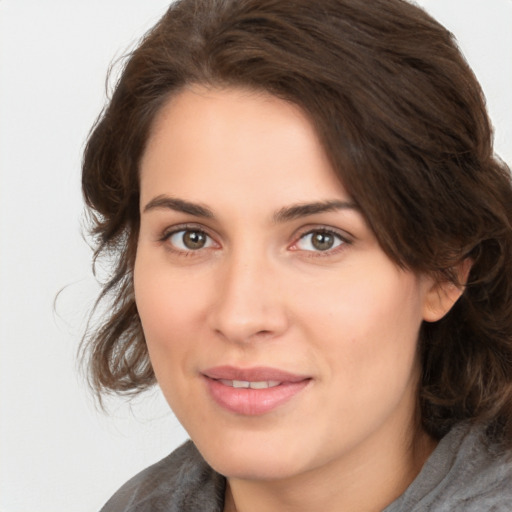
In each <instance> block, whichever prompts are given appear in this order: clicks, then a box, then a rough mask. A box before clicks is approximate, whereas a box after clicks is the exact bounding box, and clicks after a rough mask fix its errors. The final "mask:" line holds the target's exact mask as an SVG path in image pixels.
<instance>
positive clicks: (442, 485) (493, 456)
mask: <svg viewBox="0 0 512 512" xmlns="http://www.w3.org/2000/svg"><path fill="white" fill-rule="evenodd" d="M511 510H512V453H511V452H510V451H505V450H499V449H498V448H497V447H493V446H489V445H488V443H487V442H486V441H485V436H484V429H483V428H479V427H471V426H469V425H467V424H462V425H458V426H456V427H455V428H454V429H453V430H452V431H451V432H450V433H449V434H448V435H447V436H446V437H445V438H443V439H442V440H441V442H440V443H439V446H438V447H437V448H436V450H435V451H434V453H433V454H432V456H431V457H430V459H429V460H428V461H427V463H426V464H425V466H424V467H423V469H422V471H421V473H420V474H419V475H418V477H417V478H416V480H415V481H414V482H413V483H412V484H411V486H410V487H409V489H407V491H406V492H405V493H404V495H402V496H401V498H399V499H398V500H397V501H396V502H395V503H393V504H392V505H390V507H389V508H387V509H386V512H405V511H407V512H419V511H421V512H423V511H431V512H510V511H511Z"/></svg>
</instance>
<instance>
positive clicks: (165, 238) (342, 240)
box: [158, 224, 351, 257]
mask: <svg viewBox="0 0 512 512" xmlns="http://www.w3.org/2000/svg"><path fill="white" fill-rule="evenodd" d="M186 232H193V233H198V234H202V235H204V236H206V237H207V238H208V239H209V240H210V241H212V242H213V243H214V244H215V243H216V242H215V241H214V238H213V237H212V236H210V235H209V234H208V232H207V231H206V230H205V229H204V228H203V227H200V226H195V225H189V224H188V225H181V226H175V227H173V229H172V230H170V231H165V232H164V233H163V235H162V236H161V237H160V238H159V240H158V241H159V242H161V243H166V242H169V240H170V239H171V237H173V236H174V235H176V234H178V233H183V234H185V233H186ZM314 234H325V235H330V236H333V237H334V238H335V239H337V240H338V241H339V243H338V245H336V246H335V247H334V248H332V249H327V250H325V251H321V250H316V251H315V250H311V251H309V250H302V252H304V253H305V255H306V256H307V257H325V256H332V255H334V254H337V253H339V252H340V251H343V250H344V249H345V248H346V246H347V245H350V244H351V241H350V240H349V239H348V238H347V236H344V235H342V234H341V233H340V232H339V231H336V230H334V229H330V228H326V227H318V228H310V229H308V230H306V231H304V232H303V233H301V234H300V235H299V236H298V237H297V238H296V240H295V242H293V243H292V244H291V246H289V250H292V251H301V249H300V248H297V245H298V244H299V243H300V242H301V240H304V239H305V238H306V237H307V236H310V235H314ZM166 248H167V250H169V251H171V252H173V253H175V254H177V255H179V256H184V257H190V256H192V257H193V256H196V255H198V253H199V252H202V251H201V250H202V249H210V248H211V247H201V248H198V249H195V250H194V249H190V250H184V249H177V248H176V247H174V246H173V245H172V244H171V243H166ZM308 253H309V254H308Z"/></svg>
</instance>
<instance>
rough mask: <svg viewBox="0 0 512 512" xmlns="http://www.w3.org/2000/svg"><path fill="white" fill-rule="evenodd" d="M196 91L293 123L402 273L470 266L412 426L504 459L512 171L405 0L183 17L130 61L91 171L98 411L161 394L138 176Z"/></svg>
mask: <svg viewBox="0 0 512 512" xmlns="http://www.w3.org/2000/svg"><path fill="white" fill-rule="evenodd" d="M190 84H202V85H207V86H217V87H225V86H228V87H229V86H235V87H244V88H249V89H251V90H260V91H266V92H269V93H271V94H273V95H275V96H277V97H279V98H282V99H285V100H287V101H290V102H292V103H294V104H296V105H298V106H299V107H300V108H302V109H303V111H304V112H305V113H306V114H307V115H308V117H309V119H310V120H311V122H312V123H313V125H314V126H315V128H316V131H317V133H318V136H319V138H320V140H321V142H322V144H323V146H324V148H325V151H326V154H327V155H328V157H329V158H330V161H331V163H332V167H333V169H334V171H335V172H336V173H337V175H338V176H339V178H340V180H341V181H342V183H343V185H344V187H345V188H346V189H347V191H348V193H349V194H350V195H351V197H352V198H353V199H354V201H355V202H356V203H357V204H358V205H359V207H360V209H361V211H362V212H363V214H364V216H365V218H366V220H367V221H368V223H369V225H370V226H371V228H372V229H373V231H374V232H375V234H376V236H377V239H378V240H379V243H380V245H381V246H382V248H383V250H384V251H385V252H386V253H387V255H388V256H389V257H390V258H391V259H392V260H393V261H394V262H396V263H397V264H398V265H400V266H401V267H403V268H407V269H409V270H411V271H413V272H418V273H427V274H429V275H434V276H436V277H437V278H438V279H440V280H451V281H454V282H456V273H455V272H454V270H453V269H454V268H455V266H456V265H457V264H458V263H460V262H461V261H462V260H464V259H465V258H470V259H471V261H472V262H473V265H472V268H471V272H470V275H469V280H468V283H467V285H466V286H465V290H464V293H463V295H462V297H461V298H460V299H459V301H458V302H457V303H456V305H455V306H454V307H453V309H452V310H451V311H450V312H449V313H448V314H447V315H446V316H445V317H444V318H443V319H442V320H440V321H438V322H436V323H424V324H423V326H422V329H421V335H420V343H419V349H420V351H421V360H422V368H423V375H422V382H421V385H420V389H419V397H418V400H419V411H420V413H421V418H422V422H423V426H424V427H425V429H426V430H427V431H428V432H429V433H430V434H431V435H433V436H434V437H436V438H440V437H442V436H443V435H444V434H445V433H446V432H447V431H448V430H449V429H450V428H451V426H452V425H454V424H455V423H457V422H459V421H462V420H470V421H475V422H485V423H486V424H488V425H489V436H490V438H492V439H496V440H498V439H499V440H501V441H503V442H504V443H505V444H507V445H510V446H512V427H511V424H512V229H511V220H512V188H511V179H510V174H509V169H508V168H507V166H506V165H505V164H504V163H503V162H501V161H500V160H498V159H497V158H496V157H495V156H494V154H493V147H492V129H491V126H490V123H489V119H488V116H487V113H486V109H485V101H484V97H483V94H482V91H481V89H480V86H479V85H478V82H477V80H476V78H475V76H474V75H473V73H472V71H471V70H470V68H469V66H468V64H467V63H466V61H465V60H464V58H463V56H462V55H461V53H460V52H459V50H458V48H457V45H456V42H455V40H454V38H453V36H452V35H451V34H450V33H449V32H448V31H447V30H446V29H445V28H444V27H442V26H441V25H440V24H439V23H437V22H436V21H435V20H434V19H432V18H431V17H430V16H428V15H427V14H426V13H425V12H424V11H422V10H421V9H419V8H418V7H416V6H414V5H412V4H410V3H408V2H406V1H404V0H372V1H371V2H369V1H367V0H322V1H321V2H320V1H319V2H313V1H311V0H181V1H177V2H175V3H174V4H172V5H171V7H170V8H169V10H168V11H167V13H166V14H165V15H164V17H163V18H162V19H161V20H160V21H159V22H158V24H157V25H156V26H155V27H154V28H153V29H152V30H151V31H150V32H149V33H147V34H146V36H145V37H144V38H143V39H142V41H141V42H140V44H139V46H138V47H137V49H136V50H135V51H133V52H132V53H131V54H130V55H129V56H128V58H127V60H126V63H125V66H124V69H123V72H122V74H121V76H120V79H119V81H118V83H117V84H116V86H115V89H114V92H113V95H112V97H111V99H110V101H109V103H108V105H107V107H106V108H105V110H104V111H103V113H102V114H101V116H100V117H99V119H98V121H97V122H96V124H95V126H94V127H93V130H92V132H91V134H90V137H89V140H88V143H87V146H86V150H85V154H84V159H83V193H84V197H85V201H86V204H87V207H88V211H89V213H90V216H91V217H90V218H91V232H92V234H93V236H94V240H95V243H96V245H95V262H96V263H98V262H99V261H100V260H99V259H98V258H100V259H101V258H102V257H104V256H108V257H109V261H110V264H111V269H112V273H111V274H110V275H109V277H108V279H107V280H106V282H105V283H104V286H103V290H102V293H101V296H100V298H99V302H98V303H99V304H100V303H103V302H105V301H106V303H107V304H108V306H107V308H106V309H105V307H102V308H100V309H102V310H103V311H107V314H103V316H102V317H101V319H100V323H99V324H97V323H96V324H95V325H96V327H90V328H89V329H88V332H87V334H86V336H85V337H84V340H83V342H82V345H81V351H82V353H81V355H82V358H83V360H84V361H85V363H86V365H88V369H89V377H90V383H91V385H92V386H93V388H94V390H95V391H96V392H97V394H98V396H101V395H102V394H103V393H107V392H117V393H127V394H130V393H137V392H139V391H141V390H144V389H146V388H148V387H150V386H151V385H152V384H154V382H155V377H154V374H153V370H152V368H151V364H150V361H149V358H148V353H147V350H146V344H145V340H144V336H143V332H142V328H141V323H140V319H139V316H138V313H137V308H136V305H135V301H134V292H133V283H132V269H133V264H134V258H135V253H136V244H137V236H138V229H139V179H138V172H139V162H140V160H141V156H142V154H143V152H144V148H145V145H146V143H147V140H148V136H149V134H150V130H151V127H152V123H153V120H154V119H155V116H156V114H157V113H158V112H159V110H160V109H161V108H162V106H163V105H164V104H165V103H166V102H167V101H168V99H169V97H170V96H171V95H173V94H176V92H177V91H180V90H181V89H182V88H183V87H185V86H187V85H190ZM457 284H458V283H457ZM91 325H92V324H91Z"/></svg>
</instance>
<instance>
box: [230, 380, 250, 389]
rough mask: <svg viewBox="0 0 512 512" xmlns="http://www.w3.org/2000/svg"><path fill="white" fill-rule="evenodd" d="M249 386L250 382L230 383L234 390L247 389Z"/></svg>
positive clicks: (238, 381)
mask: <svg viewBox="0 0 512 512" xmlns="http://www.w3.org/2000/svg"><path fill="white" fill-rule="evenodd" d="M250 385H251V384H250V382H247V381H246V380H234V381H233V383H232V386H233V387H234V388H248V387H250Z"/></svg>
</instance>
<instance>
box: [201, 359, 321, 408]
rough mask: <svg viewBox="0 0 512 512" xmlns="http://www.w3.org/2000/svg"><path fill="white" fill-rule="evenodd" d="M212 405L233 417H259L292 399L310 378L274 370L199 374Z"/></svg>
mask: <svg viewBox="0 0 512 512" xmlns="http://www.w3.org/2000/svg"><path fill="white" fill-rule="evenodd" d="M202 376H203V378H204V380H205V382H206V385H207V389H208V392H209V394H210V397H211V398H212V399H213V401H214V402H215V403H216V404H217V405H220V406H221V407H222V408H223V409H226V410H228V411H230V412H232V413H235V414H239V415H244V416H259V415H263V414H266V413H269V412H271V411H273V410H275V409H277V408H278V407H280V406H282V405H284V404H285V403H286V402H288V401H289V400H291V399H292V398H294V397H295V396H296V395H297V394H298V393H300V392H301V391H302V390H303V389H304V388H306V387H307V386H308V384H309V383H310V382H311V380H312V379H311V377H309V376H303V375H296V374H292V373H289V372H285V371H282V370H278V369H275V368H268V367H257V368H246V369H242V368H235V367H232V366H218V367H215V368H210V369H208V370H205V371H204V372H202Z"/></svg>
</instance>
